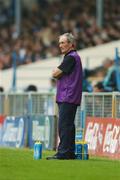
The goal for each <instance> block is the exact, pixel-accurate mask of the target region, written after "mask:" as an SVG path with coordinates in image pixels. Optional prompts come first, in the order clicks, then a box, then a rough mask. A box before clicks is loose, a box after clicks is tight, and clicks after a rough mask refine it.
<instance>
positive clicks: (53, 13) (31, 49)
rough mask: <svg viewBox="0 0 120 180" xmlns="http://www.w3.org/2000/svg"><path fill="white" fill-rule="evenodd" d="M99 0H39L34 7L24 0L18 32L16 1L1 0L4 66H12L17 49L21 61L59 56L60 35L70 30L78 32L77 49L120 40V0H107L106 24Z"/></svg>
mask: <svg viewBox="0 0 120 180" xmlns="http://www.w3.org/2000/svg"><path fill="white" fill-rule="evenodd" d="M95 2H96V1H95V0H93V1H89V0H84V1H79V0H76V1H71V2H70V3H68V1H67V0H66V1H63V0H61V1H59V0H57V1H55V0H54V1H48V0H45V1H41V0H40V1H39V0H37V1H35V2H34V3H32V5H31V6H32V7H31V8H28V4H27V6H25V4H24V3H23V6H22V21H21V27H22V28H21V33H20V36H18V35H17V33H16V29H15V26H14V22H13V6H12V4H10V5H9V6H7V7H6V6H5V3H4V1H0V9H1V10H0V69H7V68H9V67H11V66H12V53H13V52H14V51H15V52H16V54H17V59H18V62H17V64H18V65H21V64H28V63H31V62H35V61H38V60H44V59H46V58H49V57H53V56H54V57H55V56H58V55H59V49H58V45H57V38H58V36H59V35H60V34H61V33H64V32H67V31H70V32H72V33H73V34H74V35H75V36H76V38H77V49H83V48H86V47H91V46H96V45H100V44H104V43H107V42H110V41H114V40H118V39H119V37H120V23H119V22H120V21H119V14H120V5H119V0H114V1H112V0H104V23H103V28H99V27H98V26H97V24H96V8H95V6H96V4H95ZM108 2H109V3H108ZM43 7H44V8H43ZM43 9H44V10H43ZM48 14H49V16H48ZM8 17H9V18H8Z"/></svg>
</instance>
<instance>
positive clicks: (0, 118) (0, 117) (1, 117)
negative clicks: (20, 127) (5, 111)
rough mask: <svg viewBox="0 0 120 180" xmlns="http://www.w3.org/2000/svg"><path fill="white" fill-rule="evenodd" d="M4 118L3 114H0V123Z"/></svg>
mask: <svg viewBox="0 0 120 180" xmlns="http://www.w3.org/2000/svg"><path fill="white" fill-rule="evenodd" d="M4 119H5V116H2V115H1V116H0V124H3V121H4Z"/></svg>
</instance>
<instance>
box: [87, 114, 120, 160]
mask: <svg viewBox="0 0 120 180" xmlns="http://www.w3.org/2000/svg"><path fill="white" fill-rule="evenodd" d="M85 141H87V143H88V147H89V154H92V155H96V156H106V157H110V158H114V159H120V119H115V118H97V117H87V122H86V129H85Z"/></svg>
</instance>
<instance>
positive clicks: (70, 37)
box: [60, 33, 76, 44]
mask: <svg viewBox="0 0 120 180" xmlns="http://www.w3.org/2000/svg"><path fill="white" fill-rule="evenodd" d="M61 36H66V38H67V41H68V42H70V43H72V44H75V41H76V40H75V37H74V36H73V35H72V33H64V34H62V35H61ZM61 36H60V37H61Z"/></svg>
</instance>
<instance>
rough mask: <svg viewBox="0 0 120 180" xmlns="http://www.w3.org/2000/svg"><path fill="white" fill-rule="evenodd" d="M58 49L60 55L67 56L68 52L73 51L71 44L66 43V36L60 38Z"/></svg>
mask: <svg viewBox="0 0 120 180" xmlns="http://www.w3.org/2000/svg"><path fill="white" fill-rule="evenodd" d="M59 48H60V50H61V53H62V54H67V53H68V52H69V51H70V50H72V49H73V44H72V43H70V42H68V41H67V37H66V36H60V38H59Z"/></svg>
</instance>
